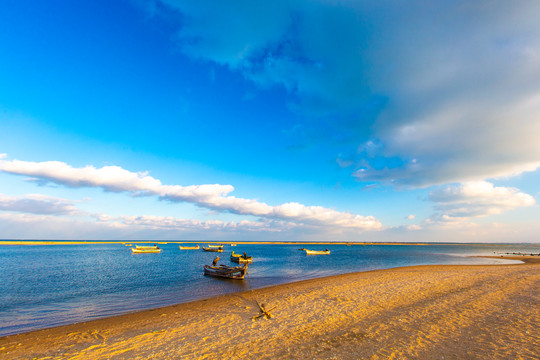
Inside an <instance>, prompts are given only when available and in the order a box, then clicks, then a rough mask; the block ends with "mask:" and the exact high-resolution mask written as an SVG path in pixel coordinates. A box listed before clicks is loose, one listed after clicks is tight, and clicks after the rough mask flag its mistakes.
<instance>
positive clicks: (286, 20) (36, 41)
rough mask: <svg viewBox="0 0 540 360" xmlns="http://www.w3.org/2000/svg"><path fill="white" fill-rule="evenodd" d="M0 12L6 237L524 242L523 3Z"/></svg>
mask: <svg viewBox="0 0 540 360" xmlns="http://www.w3.org/2000/svg"><path fill="white" fill-rule="evenodd" d="M1 7H2V11H0V54H1V56H0V82H1V83H0V84H1V86H0V154H1V156H0V237H1V238H47V239H49V238H50V239H69V238H81V239H196V240H199V239H200V240H205V239H206V240H209V239H223V240H226V239H231V240H245V239H250V240H253V239H260V240H329V241H337V240H346V241H459V242H486V241H491V242H522V241H523V242H538V241H539V240H538V239H539V238H538V234H539V230H540V228H539V225H538V223H539V221H538V219H539V217H540V216H539V215H540V211H539V209H538V204H537V200H538V196H539V191H540V189H539V187H538V184H539V183H540V182H539V180H540V174H539V171H538V169H539V167H540V141H539V140H540V135H539V134H540V25H538V21H536V16H535V14H538V13H540V4H538V2H536V1H517V2H513V3H512V4H509V3H507V2H504V1H492V2H489V3H477V4H476V3H475V4H471V3H470V2H466V1H456V2H451V3H448V2H446V1H433V2H430V3H429V4H426V3H425V2H423V1H410V2H407V3H402V2H396V1H388V2H380V1H379V2H374V1H272V2H257V3H256V4H255V3H253V2H251V1H236V2H234V4H232V3H229V2H227V3H225V2H220V1H197V2H191V1H175V0H163V1H157V0H148V1H146V0H133V1H129V0H121V1H93V2H82V3H80V2H66V1H54V0H53V1H48V2H35V1H25V0H19V1H5V2H3V4H2V5H1Z"/></svg>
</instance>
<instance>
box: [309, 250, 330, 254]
mask: <svg viewBox="0 0 540 360" xmlns="http://www.w3.org/2000/svg"><path fill="white" fill-rule="evenodd" d="M304 250H305V251H306V255H330V250H328V249H326V250H308V249H304Z"/></svg>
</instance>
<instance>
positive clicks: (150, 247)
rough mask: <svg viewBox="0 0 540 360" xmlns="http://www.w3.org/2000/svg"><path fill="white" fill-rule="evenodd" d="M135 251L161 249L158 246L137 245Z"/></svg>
mask: <svg viewBox="0 0 540 360" xmlns="http://www.w3.org/2000/svg"><path fill="white" fill-rule="evenodd" d="M135 249H138V250H151V249H159V247H158V246H157V245H150V246H148V245H140V246H139V245H135Z"/></svg>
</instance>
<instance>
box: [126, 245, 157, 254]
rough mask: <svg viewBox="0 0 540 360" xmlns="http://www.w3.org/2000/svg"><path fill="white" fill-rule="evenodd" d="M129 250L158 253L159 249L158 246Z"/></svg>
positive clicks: (135, 252)
mask: <svg viewBox="0 0 540 360" xmlns="http://www.w3.org/2000/svg"><path fill="white" fill-rule="evenodd" d="M131 252H132V253H134V254H151V253H160V252H161V249H160V248H159V247H157V246H156V247H151V246H149V247H147V248H143V249H137V248H131Z"/></svg>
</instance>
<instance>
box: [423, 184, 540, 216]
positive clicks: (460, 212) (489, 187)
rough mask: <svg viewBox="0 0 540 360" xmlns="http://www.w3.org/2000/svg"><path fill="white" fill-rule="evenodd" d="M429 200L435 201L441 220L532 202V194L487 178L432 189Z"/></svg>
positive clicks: (493, 211)
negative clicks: (496, 184) (500, 184)
mask: <svg viewBox="0 0 540 360" xmlns="http://www.w3.org/2000/svg"><path fill="white" fill-rule="evenodd" d="M429 200H430V201H433V202H434V203H436V206H435V208H436V210H438V211H439V213H438V214H437V215H436V216H435V217H434V218H436V219H438V220H440V221H444V222H451V221H456V222H460V221H463V220H467V219H469V218H476V217H484V216H489V215H496V214H501V213H503V212H505V211H510V210H514V209H516V208H519V207H526V206H532V205H534V204H535V200H534V198H533V197H532V196H530V195H528V194H525V193H523V192H520V191H519V189H516V188H510V187H496V186H493V184H491V183H489V182H486V181H477V182H467V183H463V184H459V185H452V186H447V187H444V188H441V189H437V190H434V191H432V192H430V194H429Z"/></svg>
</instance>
